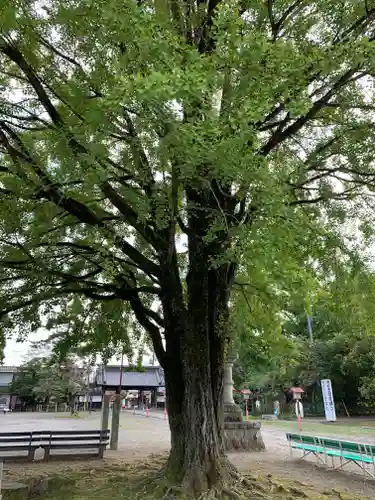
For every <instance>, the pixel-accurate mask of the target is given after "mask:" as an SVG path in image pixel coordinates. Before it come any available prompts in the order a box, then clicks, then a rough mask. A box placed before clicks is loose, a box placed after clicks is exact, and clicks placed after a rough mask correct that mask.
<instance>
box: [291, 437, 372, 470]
mask: <svg viewBox="0 0 375 500" xmlns="http://www.w3.org/2000/svg"><path fill="white" fill-rule="evenodd" d="M286 438H287V440H288V442H289V446H290V452H291V454H292V453H293V449H296V450H301V451H302V458H305V457H306V456H307V455H310V454H313V455H314V456H315V457H316V459H317V461H318V462H321V463H323V464H324V465H328V457H331V459H332V467H333V468H334V469H336V470H337V469H341V468H342V467H344V466H345V465H346V464H348V463H355V464H356V465H358V467H360V468H361V469H362V470H363V472H364V474H365V475H366V474H368V475H369V476H371V477H372V478H374V479H375V445H372V444H367V443H355V442H353V441H341V440H338V439H332V438H326V437H318V436H308V435H302V434H291V433H287V434H286ZM335 458H339V459H340V465H339V466H337V467H335V463H334V459H335ZM369 469H370V470H369Z"/></svg>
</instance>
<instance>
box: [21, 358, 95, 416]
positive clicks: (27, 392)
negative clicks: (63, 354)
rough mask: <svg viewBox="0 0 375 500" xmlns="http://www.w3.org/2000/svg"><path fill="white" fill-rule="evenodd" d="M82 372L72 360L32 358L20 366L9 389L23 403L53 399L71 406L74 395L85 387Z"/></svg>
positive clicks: (34, 404) (33, 403) (27, 404)
mask: <svg viewBox="0 0 375 500" xmlns="http://www.w3.org/2000/svg"><path fill="white" fill-rule="evenodd" d="M84 375H85V372H84V369H83V368H81V367H79V366H78V365H77V364H76V363H74V361H73V360H72V359H69V358H68V359H65V360H64V361H63V362H61V361H59V360H56V359H55V358H54V357H52V356H50V357H47V358H46V357H42V358H40V357H39V358H33V359H31V360H29V361H27V363H25V364H24V365H22V366H21V367H20V369H19V370H18V372H17V374H16V376H15V379H14V381H13V382H12V384H11V390H12V392H13V393H14V394H16V395H17V396H18V397H19V399H21V401H22V402H23V404H24V405H25V406H33V407H35V406H36V405H37V404H49V403H51V402H53V403H57V404H62V403H66V404H67V405H70V406H71V407H73V406H74V400H75V398H76V396H77V395H78V394H79V393H80V392H82V391H83V390H84V389H85V388H86V381H85V377H84Z"/></svg>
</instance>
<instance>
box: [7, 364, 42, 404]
mask: <svg viewBox="0 0 375 500" xmlns="http://www.w3.org/2000/svg"><path fill="white" fill-rule="evenodd" d="M42 365H43V360H42V359H40V358H34V359H31V360H29V361H28V362H27V363H25V364H23V365H22V366H21V367H20V368H19V369H18V371H17V374H16V376H15V378H14V379H13V381H12V383H11V384H10V391H11V392H12V393H13V394H16V395H17V397H18V398H19V399H20V400H21V402H22V406H23V407H31V408H35V407H36V405H37V404H39V403H40V402H41V399H40V397H39V395H38V394H37V393H35V391H34V389H35V387H37V385H38V383H39V380H40V373H41V370H42Z"/></svg>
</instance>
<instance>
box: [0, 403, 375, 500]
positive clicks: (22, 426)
mask: <svg viewBox="0 0 375 500" xmlns="http://www.w3.org/2000/svg"><path fill="white" fill-rule="evenodd" d="M99 427H100V414H99V413H95V412H94V413H92V414H91V415H90V416H87V415H86V416H84V417H81V418H74V417H73V418H71V417H70V416H69V415H66V414H46V413H43V414H38V413H35V414H17V413H13V414H8V415H0V428H1V432H7V431H9V432H12V431H14V432H16V431H21V430H22V431H28V430H71V429H76V430H79V429H98V428H99ZM262 435H263V439H264V441H265V444H266V447H267V451H266V452H261V453H234V454H231V455H230V458H231V460H232V461H233V463H235V465H236V466H237V467H238V468H239V469H241V470H243V471H244V472H245V471H249V472H251V473H252V474H259V475H263V476H264V475H267V474H272V475H275V476H278V477H280V478H288V479H293V480H296V481H301V482H305V483H309V484H314V485H315V487H317V488H318V489H319V490H320V491H322V492H323V491H327V490H331V489H332V488H335V489H339V490H342V491H348V492H351V493H352V494H355V495H358V497H361V496H362V497H363V496H365V497H369V498H371V499H372V500H375V481H373V480H371V479H370V478H369V479H367V478H365V477H364V476H363V474H362V473H359V474H358V473H357V471H359V472H360V470H359V469H358V468H355V466H350V467H348V468H347V469H346V471H345V472H343V471H334V470H332V469H325V468H323V467H318V466H317V465H316V462H315V461H314V460H303V461H302V460H301V459H299V458H298V452H296V453H295V456H294V457H291V456H290V453H289V448H288V445H287V442H286V440H285V431H284V430H280V429H277V428H275V427H274V426H272V428H271V427H267V424H265V425H264V426H263V429H262ZM330 435H331V434H330ZM343 439H345V437H343ZM350 439H351V440H355V439H354V438H353V437H351V438H350ZM358 440H361V441H362V442H363V441H365V440H366V441H371V440H373V438H372V439H371V437H368V436H366V438H365V439H363V436H362V437H358ZM169 446H170V439H169V428H168V422H166V421H165V420H163V416H162V414H157V415H154V414H151V416H150V417H149V418H146V417H145V416H144V414H138V415H134V414H133V412H131V411H125V412H123V413H122V414H121V423H120V433H119V449H118V451H116V452H113V451H108V452H107V453H106V457H107V459H108V460H109V461H111V460H122V461H123V460H133V459H137V458H140V457H144V456H145V455H148V454H151V453H153V454H160V453H166V452H167V451H168V449H169ZM60 466H62V467H66V466H69V462H67V461H64V463H63V464H60ZM27 467H30V468H32V469H35V470H38V471H39V470H40V471H41V470H43V471H44V470H46V471H47V470H50V469H51V468H52V470H55V469H56V467H57V468H58V467H59V465H58V464H54V463H51V464H43V463H36V464H31V465H27ZM19 468H23V469H24V468H25V465H18V464H14V465H13V464H12V465H7V469H8V470H9V471H14V472H17V469H18V470H19Z"/></svg>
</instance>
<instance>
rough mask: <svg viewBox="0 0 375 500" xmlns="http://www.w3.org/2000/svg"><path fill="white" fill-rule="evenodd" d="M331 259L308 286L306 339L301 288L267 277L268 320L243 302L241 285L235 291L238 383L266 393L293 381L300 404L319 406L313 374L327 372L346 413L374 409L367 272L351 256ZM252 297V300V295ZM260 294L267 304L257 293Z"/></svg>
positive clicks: (374, 281)
mask: <svg viewBox="0 0 375 500" xmlns="http://www.w3.org/2000/svg"><path fill="white" fill-rule="evenodd" d="M315 264H316V267H318V266H317V263H315ZM332 264H333V268H334V270H335V273H334V274H331V275H329V274H327V273H325V274H324V276H325V278H324V280H322V281H321V282H320V285H319V284H318V285H316V287H315V293H314V299H313V304H312V318H313V342H312V343H311V342H310V339H309V333H308V329H307V311H306V301H305V300H304V298H303V296H302V297H301V295H298V294H295V295H294V296H292V295H291V294H286V293H285V290H284V293H283V294H281V293H280V288H279V283H277V282H276V281H274V283H273V286H274V289H275V290H276V291H278V293H277V294H276V297H274V296H271V297H267V299H268V300H269V301H270V303H271V307H270V308H269V309H268V310H269V311H270V312H271V320H270V319H269V318H268V317H267V316H265V315H264V316H262V314H260V313H259V309H256V308H254V307H253V308H252V309H251V310H250V309H246V307H245V304H244V299H243V297H242V293H241V295H239V296H238V297H237V302H236V305H235V307H234V311H233V312H235V311H237V312H238V310H239V309H240V308H242V310H243V311H245V313H244V314H243V315H242V318H241V319H239V315H238V314H236V318H237V323H236V328H237V329H238V330H237V332H238V335H237V341H238V351H239V352H240V358H239V360H238V366H237V369H236V382H237V384H238V385H240V384H243V385H245V386H246V387H253V388H260V389H261V390H262V392H263V393H266V394H270V395H271V394H272V395H273V396H274V395H275V394H277V393H280V392H282V391H283V390H284V389H286V388H288V387H290V386H291V385H301V386H302V387H304V389H305V390H306V404H307V410H308V411H310V412H311V411H313V412H323V404H322V396H321V390H320V380H321V379H323V378H330V379H331V380H332V384H333V390H334V394H335V399H336V402H337V403H338V404H339V405H340V407H341V411H343V412H344V411H345V408H344V405H343V403H344V404H345V407H346V408H347V409H348V410H349V412H350V413H358V412H362V413H363V412H368V411H371V410H373V409H374V408H373V405H372V403H371V402H372V401H373V399H372V398H373V381H374V377H373V368H372V367H373V360H374V355H375V330H374V316H373V306H372V304H373V301H374V299H375V297H374V292H375V288H374V285H375V276H374V273H373V271H372V270H371V269H370V268H369V267H368V266H367V265H366V264H365V263H363V262H360V261H358V260H356V261H354V262H353V261H348V260H346V261H343V260H341V262H339V263H338V262H337V260H336V259H335V260H334V261H332ZM317 274H319V273H317ZM280 297H283V299H282V300H280ZM260 298H261V297H260ZM260 298H259V300H260ZM241 299H242V300H241ZM248 300H250V298H248ZM252 300H253V303H254V302H255V301H254V295H253V296H252ZM263 300H264V302H263V307H264V309H265V310H266V311H267V305H266V304H267V302H266V299H265V298H264V296H263ZM277 305H279V309H277ZM272 318H273V319H272ZM275 318H278V321H275Z"/></svg>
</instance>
